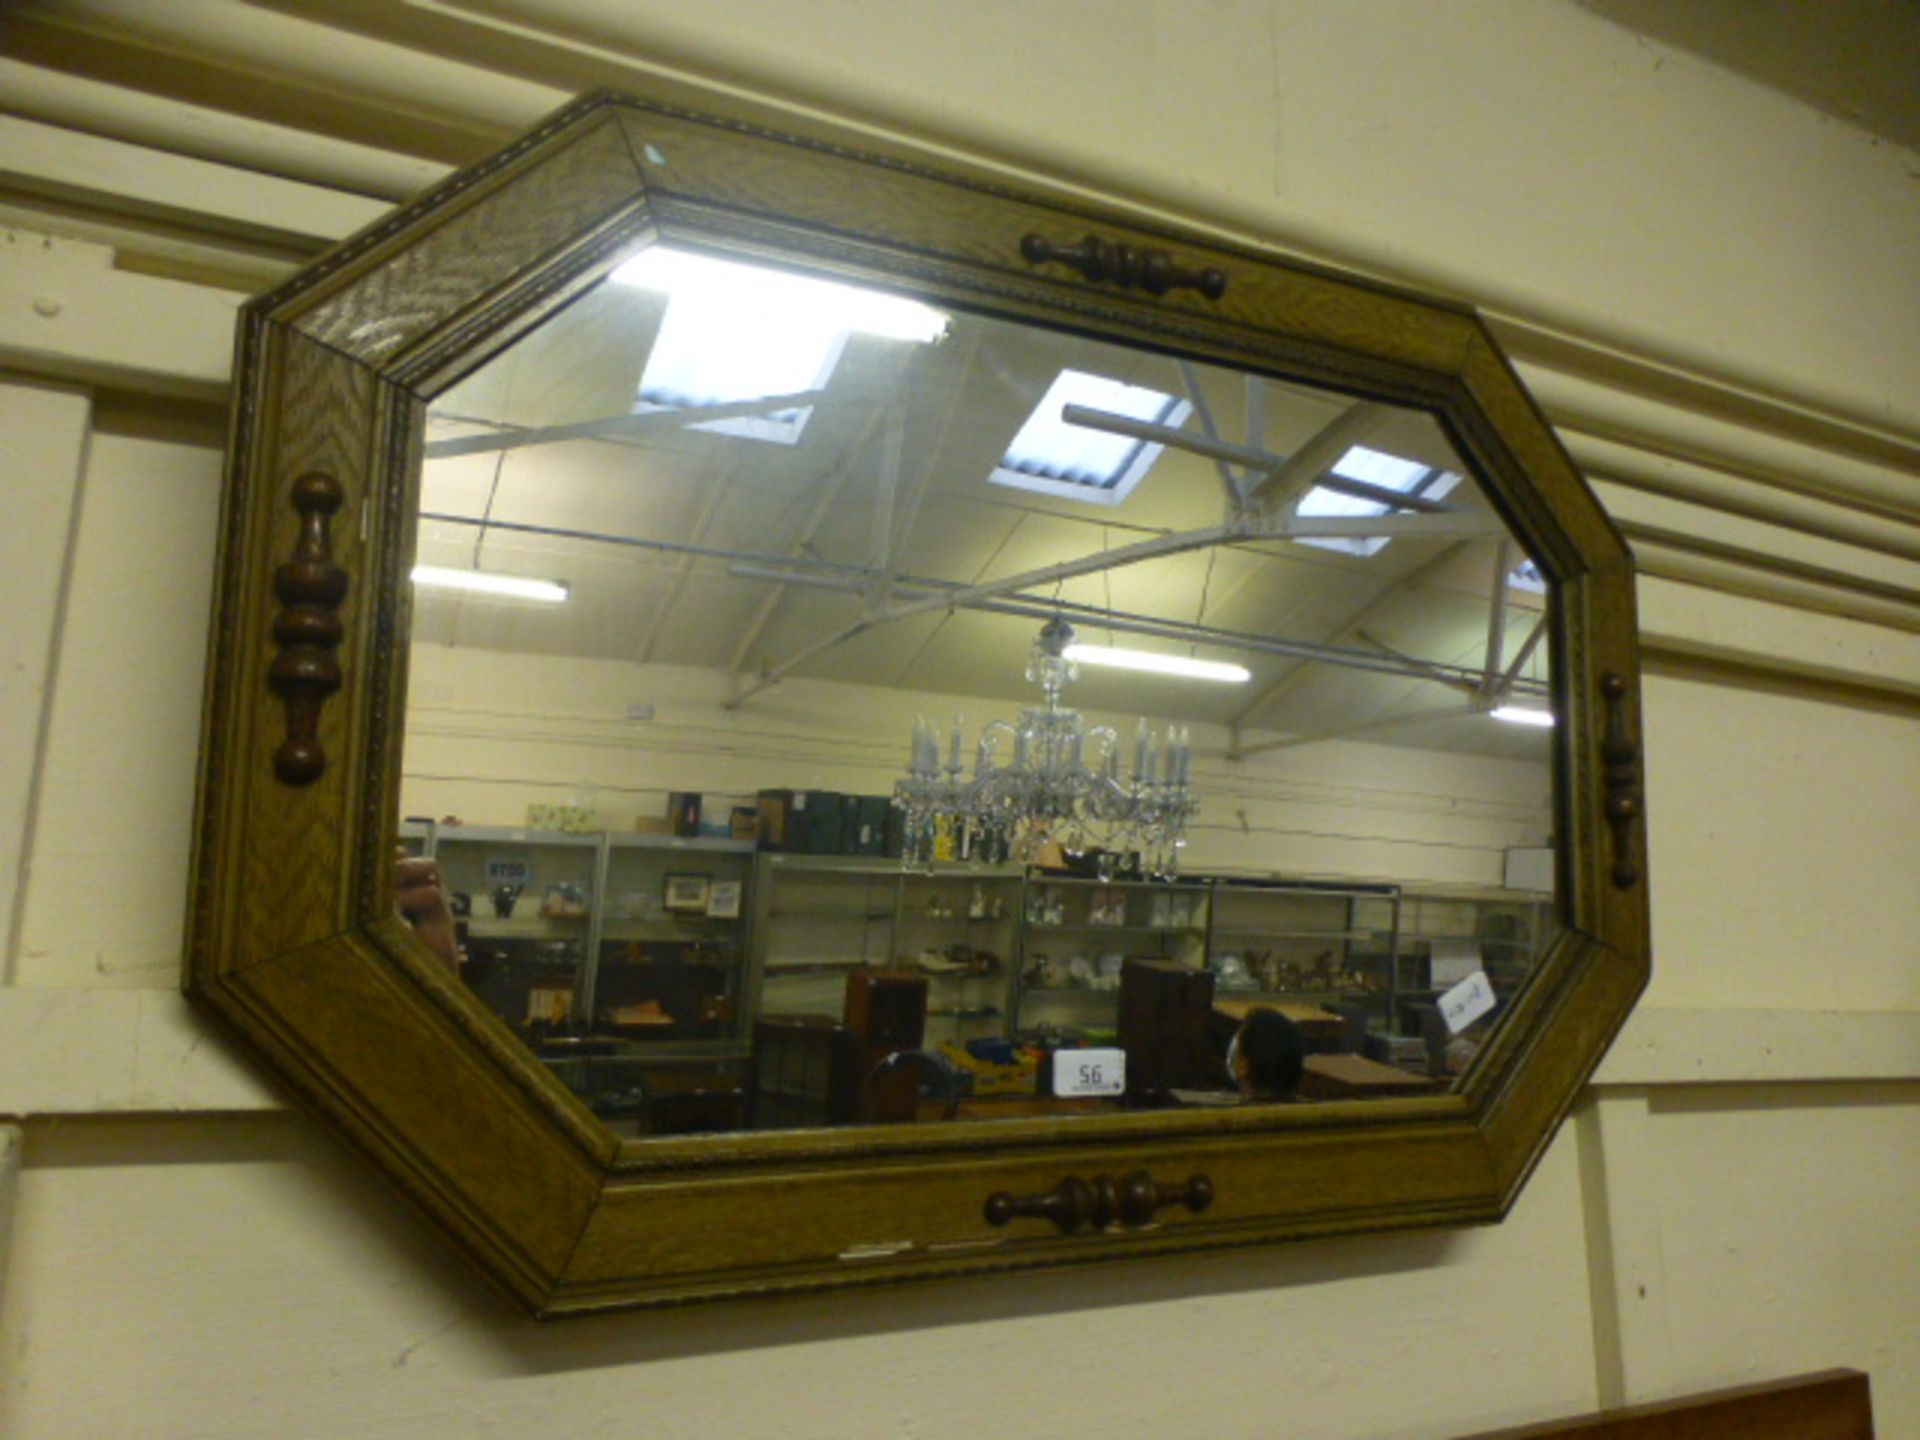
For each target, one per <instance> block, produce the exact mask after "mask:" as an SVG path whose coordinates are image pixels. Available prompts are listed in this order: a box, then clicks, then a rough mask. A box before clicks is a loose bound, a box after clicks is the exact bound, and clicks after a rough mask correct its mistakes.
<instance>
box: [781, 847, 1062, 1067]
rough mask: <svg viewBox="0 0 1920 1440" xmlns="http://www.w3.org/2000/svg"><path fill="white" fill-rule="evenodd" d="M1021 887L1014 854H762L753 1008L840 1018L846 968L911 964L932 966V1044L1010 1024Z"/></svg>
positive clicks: (1007, 1028)
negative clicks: (950, 857)
mask: <svg viewBox="0 0 1920 1440" xmlns="http://www.w3.org/2000/svg"><path fill="white" fill-rule="evenodd" d="M1024 887H1025V877H1024V874H1023V872H1022V871H1021V869H1020V868H1019V867H1018V866H1013V865H976V864H971V863H967V862H947V861H942V862H938V863H936V864H935V865H934V866H933V867H932V868H930V869H929V868H925V867H910V866H903V865H902V864H901V863H900V861H898V860H891V859H886V858H884V857H880V856H875V857H872V858H871V859H869V858H866V857H860V856H817V855H787V854H764V855H762V856H760V858H759V862H758V864H757V865H756V867H755V880H754V886H753V891H754V912H755V914H754V937H755V938H754V944H753V957H752V961H751V963H750V966H749V970H748V978H747V989H748V993H749V995H750V996H751V1004H750V1006H749V1008H750V1010H751V1011H752V1014H753V1015H754V1016H756V1017H757V1016H762V1015H824V1016H831V1017H835V1018H837V1017H838V1016H839V1015H840V1014H841V1013H842V1011H843V1008H844V1004H845V986H846V979H845V977H846V975H847V972H849V971H851V970H856V969H861V968H901V967H905V968H913V969H918V970H920V971H921V972H922V973H924V974H925V975H926V977H927V985H928V1002H927V1043H928V1044H937V1043H939V1042H940V1041H943V1040H961V1039H972V1038H976V1037H978V1036H982V1035H1006V1034H1010V1033H1011V1030H1012V1020H1013V1002H1012V998H1011V989H1012V986H1013V985H1014V983H1015V981H1016V979H1017V976H1018V972H1019V966H1020V944H1021V924H1020V915H1021V902H1022V896H1023V893H1024Z"/></svg>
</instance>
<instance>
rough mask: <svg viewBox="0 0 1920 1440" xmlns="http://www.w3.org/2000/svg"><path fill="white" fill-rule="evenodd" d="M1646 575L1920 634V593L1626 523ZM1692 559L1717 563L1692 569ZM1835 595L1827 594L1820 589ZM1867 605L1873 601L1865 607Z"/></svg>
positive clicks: (1622, 528) (1623, 525)
mask: <svg viewBox="0 0 1920 1440" xmlns="http://www.w3.org/2000/svg"><path fill="white" fill-rule="evenodd" d="M1620 533H1621V534H1623V535H1625V536H1626V537H1627V539H1628V541H1630V542H1631V543H1632V545H1633V553H1634V559H1635V561H1636V562H1637V563H1638V565H1639V567H1640V571H1641V573H1642V574H1645V575H1654V576H1658V577H1660V578H1662V579H1668V580H1679V581H1682V582H1684V583H1686V584H1691V585H1706V586H1709V587H1711V588H1713V589H1719V590H1725V591H1727V592H1728V593H1729V594H1735V595H1746V596H1749V597H1751V598H1753V599H1756V600H1768V601H1771V602H1773V603H1774V604H1778V605H1790V606H1792V607H1794V608H1795V609H1801V610H1819V611H1822V612H1823V613H1826V614H1831V615H1839V616H1843V617H1844V618H1846V619H1850V620H1864V621H1867V622H1868V623H1869V624H1874V625H1891V626H1893V627H1895V628H1897V629H1901V630H1914V631H1920V591H1916V590H1913V589H1911V588H1909V587H1907V586H1904V585H1892V584H1888V583H1886V582H1884V581H1880V580H1871V579H1866V578H1863V577H1861V576H1857V575H1848V574H1845V573H1843V572H1841V571H1838V570H1831V569H1828V568H1827V567H1825V566H1821V565H1809V564H1806V563H1804V562H1801V561H1797V560H1788V559H1785V558H1783V557H1781V556H1777V555H1765V554H1761V553H1758V552H1756V551H1752V550H1748V549H1745V548H1743V547H1741V546H1737V545H1726V544H1722V543H1720V542H1719V541H1715V540H1708V539H1705V538H1704V537H1700V536H1693V535H1683V534H1681V533H1679V532H1678V531H1673V530H1663V529H1660V528H1659V527H1657V526H1651V525H1640V524H1635V523H1633V522H1631V521H1625V522H1620ZM1687 557H1697V558H1698V559H1701V560H1705V561H1710V562H1713V563H1712V564H1709V565H1689V564H1688V563H1687ZM1823 590H1824V591H1828V592H1832V593H1831V594H1830V595H1826V596H1822V595H1820V594H1818V593H1816V592H1818V591H1823ZM1861 602H1873V603H1871V604H1865V603H1861Z"/></svg>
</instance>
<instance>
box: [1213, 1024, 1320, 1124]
mask: <svg viewBox="0 0 1920 1440" xmlns="http://www.w3.org/2000/svg"><path fill="white" fill-rule="evenodd" d="M1306 1059H1307V1047H1306V1041H1305V1040H1304V1038H1303V1037H1302V1036H1301V1034H1300V1027H1299V1026H1298V1025H1296V1024H1294V1023H1293V1021H1291V1020H1289V1019H1288V1018H1287V1017H1286V1016H1285V1015H1282V1014H1281V1013H1280V1012H1279V1011H1278V1010H1274V1009H1271V1008H1270V1007H1267V1006H1258V1007H1256V1008H1254V1009H1252V1010H1249V1011H1248V1012H1247V1015H1246V1018H1245V1019H1244V1020H1242V1021H1241V1022H1240V1026H1239V1028H1238V1029H1237V1030H1235V1031H1234V1032H1233V1038H1232V1039H1231V1040H1230V1041H1228V1042H1227V1073H1228V1074H1230V1075H1231V1076H1232V1077H1233V1083H1234V1084H1235V1085H1236V1086H1238V1087H1239V1090H1240V1097H1241V1099H1243V1100H1255V1101H1259V1100H1267V1101H1272V1100H1292V1099H1295V1098H1297V1092H1298V1091H1299V1089H1300V1077H1301V1076H1302V1074H1304V1073H1305V1070H1306Z"/></svg>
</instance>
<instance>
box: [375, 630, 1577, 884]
mask: <svg viewBox="0 0 1920 1440" xmlns="http://www.w3.org/2000/svg"><path fill="white" fill-rule="evenodd" d="M505 675H511V682H512V683H511V684H505V683H503V677H504V676H505ZM408 684H409V688H410V693H409V696H408V722H407V754H406V761H405V771H406V776H405V779H404V781H403V784H402V787H401V797H400V804H401V813H402V814H405V815H425V816H431V817H434V818H439V817H442V816H447V815H457V816H459V817H460V818H461V819H462V820H463V821H465V822H466V823H468V824H470V825H472V824H479V825H522V824H525V823H526V816H527V811H526V807H527V805H528V804H530V803H542V802H544V803H561V804H567V803H574V802H575V800H576V798H577V799H578V800H579V801H582V802H586V803H591V804H593V805H595V806H597V807H598V808H599V809H600V810H601V813H602V815H603V817H604V819H605V822H606V824H607V826H608V828H610V829H625V828H631V826H632V825H633V822H634V821H635V819H637V818H638V817H640V816H642V815H645V816H649V817H654V818H657V817H659V816H662V815H664V814H665V813H666V797H667V794H668V793H669V792H671V791H674V790H699V791H703V792H708V793H714V794H723V795H744V796H748V797H751V796H752V795H753V793H754V792H755V791H756V790H758V789H760V788H762V787H768V788H772V787H777V786H787V787H791V788H797V789H803V790H804V789H823V790H838V791H845V792H849V793H855V794H890V793H891V792H892V789H893V782H894V781H895V780H896V779H898V778H899V775H900V773H901V770H902V768H903V766H904V759H903V757H904V754H905V750H906V745H905V737H906V736H907V735H909V734H910V733H911V729H912V725H913V721H914V717H915V716H916V715H917V714H926V715H930V716H938V717H942V718H943V719H944V717H946V716H948V715H951V714H953V713H955V711H956V710H957V709H961V710H964V709H966V708H969V705H970V704H971V708H972V709H973V710H974V713H975V714H976V715H978V713H979V705H978V701H977V700H975V701H973V702H968V701H966V700H962V699H957V698H955V697H951V696H940V695H930V694H913V693H905V692H894V691H887V690H877V689H874V688H872V687H866V686H856V685H844V684H833V683H827V682H821V681H805V680H790V681H787V682H786V683H784V684H782V685H781V686H780V687H779V688H778V689H777V690H775V691H772V692H770V693H767V694H764V695H762V696H761V697H759V698H757V699H756V700H755V701H754V702H753V703H752V704H750V705H748V706H745V707H742V708H741V709H738V710H727V709H725V708H724V706H723V702H724V701H725V700H726V698H727V697H728V696H729V695H730V694H731V681H730V679H729V677H726V676H724V675H722V674H720V673H719V672H717V671H705V670H695V669H689V668H682V667H674V666H666V665H637V664H631V663H627V662H622V661H612V660H568V659H561V658H550V657H517V656H516V657H514V658H513V659H512V661H511V662H510V665H509V666H503V663H502V660H501V657H499V656H497V655H494V654H490V653H488V652H484V651H476V650H472V649H469V648H465V647H452V646H445V645H427V644H416V645H415V646H414V647H413V654H412V665H411V674H410V676H409V680H408ZM636 702H638V703H645V704H649V705H652V706H653V707H654V716H653V719H651V720H649V721H646V722H642V723H635V722H632V721H629V720H627V719H626V718H625V717H626V711H627V707H628V705H629V704H632V703H636ZM1013 709H1014V707H1013V706H1012V705H1007V706H1004V707H996V710H997V712H998V713H1003V714H1011V713H1012V711H1013ZM1089 719H1090V720H1091V721H1092V722H1094V723H1104V724H1113V725H1116V726H1118V727H1119V728H1120V731H1121V733H1122V734H1123V735H1124V734H1126V733H1128V730H1127V724H1128V721H1127V717H1124V716H1117V715H1092V716H1090V717H1089ZM1260 738H1263V737H1255V736H1249V741H1250V743H1256V742H1257V740H1258V739H1260ZM1226 746H1227V735H1226V731H1225V730H1224V729H1223V728H1221V727H1217V726H1216V727H1206V726H1196V727H1194V747H1195V751H1196V764H1195V769H1194V786H1195V789H1196V791H1197V793H1198V795H1199V797H1200V803H1201V814H1200V818H1199V821H1198V822H1197V823H1196V824H1195V826H1194V828H1193V830H1192V832H1191V837H1190V838H1191V842H1192V843H1191V844H1190V845H1189V847H1188V849H1187V851H1186V854H1185V858H1184V860H1183V862H1182V863H1183V864H1185V865H1186V866H1187V868H1189V869H1191V870H1209V869H1214V870H1234V871H1241V872H1262V871H1283V872H1285V873H1287V874H1290V875H1293V876H1296V877H1298V876H1315V877H1320V876H1339V877H1342V878H1346V879H1375V880H1392V881H1398V882H1401V883H1404V884H1409V885H1430V886H1446V885H1453V886H1477V887H1480V888H1483V889H1484V888H1487V887H1498V886H1499V885H1501V884H1502V883H1503V882H1502V876H1503V873H1504V861H1505V854H1506V851H1507V850H1508V849H1509V848H1511V847H1514V846H1524V845H1542V844H1545V843H1546V842H1547V839H1548V835H1549V831H1550V827H1551V820H1552V815H1551V808H1550V800H1549V796H1550V784H1551V782H1550V779H1549V775H1548V771H1547V768H1546V767H1545V766H1544V765H1538V766H1536V765H1528V764H1523V763H1519V762H1513V761H1500V760H1492V759H1486V758H1483V757H1474V756H1444V755H1440V754H1437V753H1434V752H1428V751H1418V750H1410V749H1402V748H1398V747H1393V746H1384V745H1369V744H1361V743H1355V742H1341V743H1323V744H1317V745H1313V746H1311V747H1303V748H1299V749H1292V750H1283V751H1277V752H1268V753H1266V754H1262V755H1255V756H1250V757H1249V758H1247V759H1246V760H1243V761H1238V762H1229V761H1227V760H1225V759H1224V758H1222V757H1223V756H1224V754H1225V752H1226Z"/></svg>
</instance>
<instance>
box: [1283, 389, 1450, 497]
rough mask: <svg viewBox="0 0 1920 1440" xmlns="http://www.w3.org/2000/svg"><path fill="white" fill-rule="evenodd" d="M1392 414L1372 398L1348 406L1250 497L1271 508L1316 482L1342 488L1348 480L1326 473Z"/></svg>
mask: <svg viewBox="0 0 1920 1440" xmlns="http://www.w3.org/2000/svg"><path fill="white" fill-rule="evenodd" d="M1392 414H1393V410H1392V407H1390V406H1386V405H1376V404H1374V403H1373V402H1372V401H1360V402H1359V403H1357V404H1353V405H1349V406H1348V407H1347V408H1346V409H1345V410H1343V411H1341V412H1340V413H1339V414H1338V415H1336V416H1334V417H1333V419H1331V420H1329V421H1328V422H1327V423H1326V424H1325V425H1322V426H1321V427H1320V428H1319V429H1318V430H1316V431H1314V433H1313V434H1312V435H1310V436H1308V437H1307V441H1306V443H1305V444H1304V445H1302V446H1301V447H1300V448H1299V449H1298V450H1296V451H1294V452H1293V454H1292V455H1290V456H1289V457H1288V458H1287V463H1286V464H1284V465H1282V466H1280V467H1279V468H1278V469H1276V470H1270V471H1268V472H1267V473H1266V474H1265V475H1263V476H1262V477H1261V479H1260V481H1259V483H1258V484H1257V485H1255V486H1254V487H1253V490H1252V492H1251V494H1250V495H1249V497H1248V498H1249V499H1256V500H1260V501H1261V502H1262V503H1263V505H1264V507H1265V508H1266V509H1269V510H1271V509H1274V508H1276V507H1278V506H1280V505H1284V504H1286V503H1287V502H1288V501H1290V500H1291V499H1293V497H1294V496H1295V495H1297V494H1301V493H1304V492H1305V491H1307V490H1309V489H1311V488H1313V487H1314V486H1315V485H1323V486H1325V487H1326V488H1327V489H1329V490H1337V489H1339V488H1340V485H1341V484H1345V483H1346V482H1345V481H1344V479H1343V478H1342V477H1341V476H1338V475H1334V476H1329V475H1328V474H1327V472H1328V471H1329V470H1331V469H1332V468H1333V466H1334V465H1336V464H1337V463H1339V460H1340V458H1341V457H1342V456H1343V455H1345V454H1346V453H1347V451H1349V450H1351V449H1352V448H1353V447H1354V446H1355V445H1358V444H1360V443H1361V441H1363V440H1366V439H1367V438H1368V437H1369V436H1371V435H1372V434H1373V432H1374V431H1375V430H1376V429H1378V428H1379V426H1380V425H1381V424H1382V423H1383V422H1384V421H1386V420H1387V419H1388V418H1389V417H1390V416H1391V415H1392ZM1335 482H1339V483H1335ZM1356 483H1357V482H1356ZM1344 493H1347V494H1351V493H1352V492H1351V491H1346V492H1344ZM1394 493H1396V494H1397V493H1398V492H1397V491H1396V492H1394ZM1269 496H1270V497H1271V498H1268V497H1269ZM1402 498H1403V499H1404V498H1405V497H1402ZM1428 503H1429V504H1432V503H1434V502H1431V501H1429V502H1428ZM1412 508H1414V509H1419V508H1420V507H1419V506H1414V507H1412Z"/></svg>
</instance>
